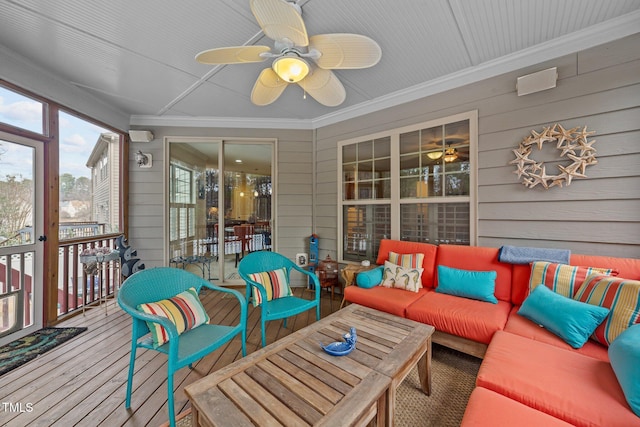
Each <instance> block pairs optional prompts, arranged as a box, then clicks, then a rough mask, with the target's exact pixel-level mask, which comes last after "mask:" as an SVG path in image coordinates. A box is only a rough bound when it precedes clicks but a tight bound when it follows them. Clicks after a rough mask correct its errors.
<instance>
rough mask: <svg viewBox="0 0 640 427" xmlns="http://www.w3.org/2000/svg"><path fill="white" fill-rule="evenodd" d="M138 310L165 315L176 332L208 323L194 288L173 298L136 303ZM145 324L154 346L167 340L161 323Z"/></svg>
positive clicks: (166, 334) (167, 337)
mask: <svg viewBox="0 0 640 427" xmlns="http://www.w3.org/2000/svg"><path fill="white" fill-rule="evenodd" d="M138 310H140V311H142V312H144V313H147V314H155V315H156V316H162V317H166V318H167V319H169V320H171V322H173V324H174V325H176V329H177V330H178V334H181V333H183V332H185V331H188V330H189V329H193V328H195V327H197V326H200V325H202V324H205V323H209V315H208V314H207V312H206V311H205V310H204V307H203V306H202V303H201V302H200V298H198V293H197V292H196V289H195V288H190V289H187V290H186V291H184V292H181V293H179V294H178V295H176V296H175V297H173V298H169V299H164V300H162V301H157V302H149V303H145V304H140V305H138ZM147 326H148V327H149V331H151V338H152V339H153V346H154V347H159V346H161V345H162V344H164V343H166V342H167V341H169V334H168V333H167V330H166V329H165V328H164V327H163V326H162V325H160V324H159V323H155V322H147Z"/></svg>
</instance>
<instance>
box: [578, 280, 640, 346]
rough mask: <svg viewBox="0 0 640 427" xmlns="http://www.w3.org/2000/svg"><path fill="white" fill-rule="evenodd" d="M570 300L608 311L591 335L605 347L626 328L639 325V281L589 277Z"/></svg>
mask: <svg viewBox="0 0 640 427" xmlns="http://www.w3.org/2000/svg"><path fill="white" fill-rule="evenodd" d="M574 299H576V300H578V301H582V302H586V303H589V304H593V305H599V306H601V307H606V308H608V309H610V310H611V311H610V312H609V316H607V318H606V319H605V320H604V322H602V324H601V325H600V326H598V327H597V328H596V330H595V332H594V333H593V335H591V337H592V338H593V339H595V340H596V341H598V342H599V343H600V344H603V345H605V346H609V345H610V344H611V343H612V342H613V340H615V339H616V338H617V337H618V335H620V334H621V333H622V332H624V331H625V330H626V329H627V328H629V327H630V326H632V325H634V324H636V323H640V280H628V279H623V278H621V277H611V276H604V275H599V274H592V275H590V276H588V277H587V279H586V280H585V281H584V283H583V284H582V286H581V287H580V289H578V292H577V293H576V296H575V297H574Z"/></svg>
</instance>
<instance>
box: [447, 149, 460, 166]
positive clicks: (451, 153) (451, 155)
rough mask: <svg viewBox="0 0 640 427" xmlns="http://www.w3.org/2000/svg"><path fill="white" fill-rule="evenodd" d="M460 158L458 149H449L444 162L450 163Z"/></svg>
mask: <svg viewBox="0 0 640 427" xmlns="http://www.w3.org/2000/svg"><path fill="white" fill-rule="evenodd" d="M457 158H458V150H457V149H456V148H447V149H446V150H444V161H445V162H447V163H449V162H453V161H454V160H455V159H457Z"/></svg>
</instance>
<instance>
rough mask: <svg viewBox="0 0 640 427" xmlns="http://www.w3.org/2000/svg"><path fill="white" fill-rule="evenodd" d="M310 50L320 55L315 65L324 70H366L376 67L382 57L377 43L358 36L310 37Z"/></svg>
mask: <svg viewBox="0 0 640 427" xmlns="http://www.w3.org/2000/svg"><path fill="white" fill-rule="evenodd" d="M312 49H316V50H318V51H319V52H321V53H322V56H320V58H318V59H317V60H316V63H317V64H318V67H320V68H324V69H333V70H336V69H348V68H351V69H353V68H367V67H371V66H373V65H376V64H377V63H378V61H380V58H381V57H382V50H381V49H380V46H379V45H378V43H376V42H375V41H373V40H372V39H370V38H369V37H367V36H363V35H360V34H319V35H317V36H311V37H310V38H309V50H312Z"/></svg>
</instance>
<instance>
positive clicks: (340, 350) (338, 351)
mask: <svg viewBox="0 0 640 427" xmlns="http://www.w3.org/2000/svg"><path fill="white" fill-rule="evenodd" d="M320 347H322V349H323V350H324V351H325V352H326V353H327V354H330V355H332V356H345V355H347V354H349V353H351V352H352V351H353V349H355V348H356V346H355V343H354V344H353V345H349V344H347V343H346V342H338V341H336V342H332V343H331V344H328V345H322V344H320Z"/></svg>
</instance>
